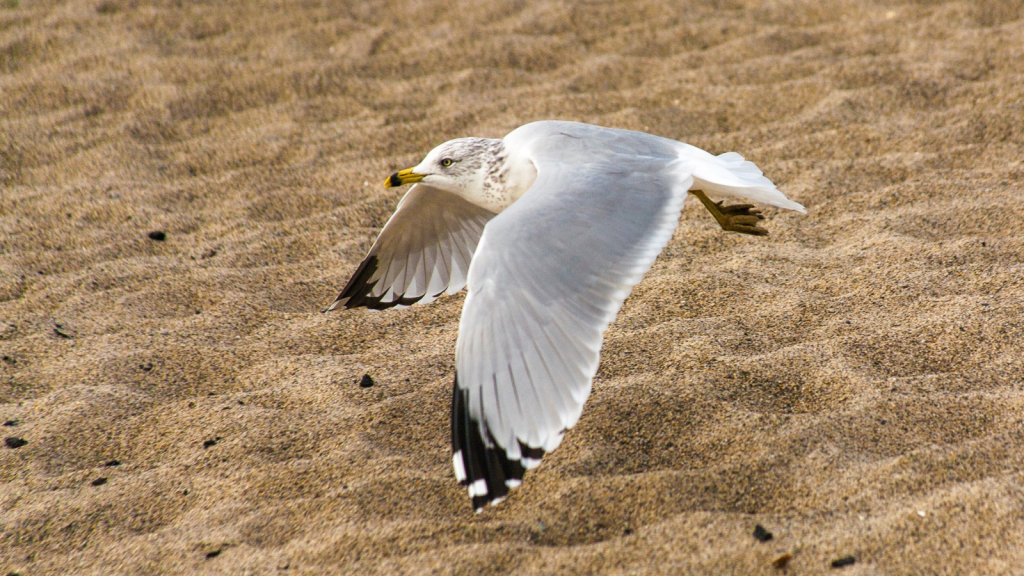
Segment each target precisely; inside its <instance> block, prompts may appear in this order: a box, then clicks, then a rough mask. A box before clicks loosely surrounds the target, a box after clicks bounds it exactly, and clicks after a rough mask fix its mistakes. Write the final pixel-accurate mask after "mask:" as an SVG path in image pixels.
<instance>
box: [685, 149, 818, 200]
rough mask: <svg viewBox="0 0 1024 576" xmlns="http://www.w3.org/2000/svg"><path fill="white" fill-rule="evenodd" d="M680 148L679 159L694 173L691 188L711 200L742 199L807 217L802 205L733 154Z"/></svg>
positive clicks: (759, 170)
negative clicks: (713, 153) (715, 198)
mask: <svg viewBox="0 0 1024 576" xmlns="http://www.w3.org/2000/svg"><path fill="white" fill-rule="evenodd" d="M683 146H684V148H683V149H682V150H681V151H680V154H679V156H680V159H681V160H683V162H684V164H685V165H686V166H687V167H688V168H690V169H692V170H693V186H691V189H693V190H703V191H704V192H706V193H707V194H708V195H709V196H712V197H719V198H742V199H747V200H753V201H755V202H760V203H762V204H767V205H769V206H775V207H777V208H784V209H786V210H795V211H797V212H800V213H801V214H807V209H805V208H804V207H803V205H801V204H800V203H798V202H794V201H792V200H790V199H789V198H786V195H785V194H783V193H782V192H780V191H779V189H778V188H776V187H775V184H773V183H772V181H771V180H769V179H767V178H765V177H764V174H763V173H762V172H761V169H760V168H758V167H757V165H756V164H754V163H753V162H748V161H747V160H745V159H744V158H743V156H740V155H739V154H737V153H735V152H726V153H725V154H721V155H719V156H713V155H711V154H709V153H707V152H704V151H703V150H701V149H699V148H696V147H693V146H689V145H686V144H684V145H683Z"/></svg>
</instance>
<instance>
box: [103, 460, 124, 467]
mask: <svg viewBox="0 0 1024 576" xmlns="http://www.w3.org/2000/svg"><path fill="white" fill-rule="evenodd" d="M120 465H121V461H120V460H111V461H110V462H107V463H106V464H104V466H120Z"/></svg>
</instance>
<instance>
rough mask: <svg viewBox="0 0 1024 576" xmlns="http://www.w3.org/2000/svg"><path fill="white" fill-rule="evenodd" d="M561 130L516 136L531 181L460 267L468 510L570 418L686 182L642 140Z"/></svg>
mask: <svg viewBox="0 0 1024 576" xmlns="http://www.w3.org/2000/svg"><path fill="white" fill-rule="evenodd" d="M577 126H578V125H577ZM556 128H557V127H556ZM568 128H571V129H572V130H571V131H570V132H569V133H561V132H558V131H557V130H555V133H553V134H547V135H545V136H544V137H543V138H541V139H540V140H536V139H535V140H534V141H532V142H531V143H529V144H528V146H529V150H528V153H529V154H530V156H531V159H532V160H533V161H534V164H535V165H536V166H537V171H538V176H537V180H536V181H535V182H534V184H533V186H532V187H531V188H530V189H529V191H527V192H526V194H525V195H523V196H522V198H520V199H519V200H518V201H516V202H515V203H514V204H512V206H511V207H509V208H507V209H506V210H505V211H504V212H502V213H501V214H499V215H498V216H497V217H495V218H494V219H493V220H491V221H490V223H488V225H487V228H486V229H485V230H484V234H483V237H482V238H481V240H480V245H479V246H478V248H477V252H476V255H475V257H474V259H473V264H472V266H470V270H469V295H468V296H467V297H466V303H465V305H464V307H463V311H462V320H461V322H460V324H459V339H458V345H457V349H456V376H455V387H454V398H453V403H452V421H451V424H452V447H453V451H454V457H453V464H454V467H455V474H456V476H457V478H458V479H459V481H460V482H461V483H463V484H465V485H467V486H468V487H469V494H470V496H471V497H472V500H473V507H474V508H475V509H476V510H477V511H479V510H480V509H481V508H482V507H483V506H484V505H485V504H487V503H488V502H490V503H497V502H499V501H501V500H502V499H503V498H504V497H505V495H506V494H508V491H509V488H515V487H516V486H518V485H519V483H520V481H521V480H522V477H523V472H524V470H525V469H527V468H532V467H533V466H536V465H537V464H539V463H540V458H541V456H543V454H544V453H545V452H550V451H551V450H554V449H555V448H556V447H557V446H558V444H559V442H561V440H562V435H563V433H564V432H565V431H566V430H567V429H569V428H571V427H572V426H573V425H574V424H576V422H577V420H578V419H579V417H580V413H581V412H582V410H583V403H584V402H585V401H586V399H587V396H588V395H589V394H590V388H591V381H592V379H593V377H594V374H595V373H596V372H597V367H598V356H599V352H600V349H601V342H602V339H603V335H604V331H605V329H606V328H607V327H608V325H609V323H611V321H612V320H613V319H614V318H615V316H616V314H618V312H619V309H620V308H621V307H622V303H623V301H624V300H625V299H626V297H627V296H628V295H629V293H630V291H631V290H632V288H633V286H634V285H635V284H636V283H638V282H639V281H640V279H641V278H642V277H643V275H644V273H645V272H646V271H647V270H648V269H649V268H650V266H651V264H652V263H653V262H654V260H655V258H656V257H657V256H658V254H659V253H660V252H661V250H662V248H663V247H664V246H665V244H666V243H668V240H669V239H670V238H671V236H672V233H673V231H674V230H675V228H676V225H677V223H678V220H679V213H680V210H681V209H682V205H683V200H684V199H685V198H686V195H687V190H688V189H689V188H690V186H691V184H692V182H693V180H692V177H691V176H690V174H688V173H687V172H686V171H685V169H681V168H680V166H681V164H682V163H680V162H678V161H676V158H677V156H676V153H675V151H674V150H673V149H671V148H669V147H667V146H663V145H661V144H659V143H658V142H657V141H655V140H653V137H650V138H652V139H651V140H647V139H640V137H639V136H631V135H629V134H626V133H623V132H621V131H614V132H613V131H602V132H597V133H596V134H590V133H589V132H587V133H583V134H581V133H579V132H580V131H581V130H583V129H582V128H576V127H573V126H568ZM632 134H636V133H632ZM640 136H646V135H640ZM630 139H635V140H634V141H630ZM508 140H509V138H508V137H507V138H506V141H508ZM546 159H547V160H546Z"/></svg>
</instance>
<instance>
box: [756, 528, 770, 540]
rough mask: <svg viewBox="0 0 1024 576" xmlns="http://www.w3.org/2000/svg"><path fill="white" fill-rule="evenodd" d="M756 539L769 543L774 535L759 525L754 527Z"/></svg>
mask: <svg viewBox="0 0 1024 576" xmlns="http://www.w3.org/2000/svg"><path fill="white" fill-rule="evenodd" d="M754 538H757V539H758V540H759V541H761V542H767V541H769V540H771V539H772V533H771V532H769V531H767V530H765V529H764V526H761V525H760V524H758V525H757V526H754Z"/></svg>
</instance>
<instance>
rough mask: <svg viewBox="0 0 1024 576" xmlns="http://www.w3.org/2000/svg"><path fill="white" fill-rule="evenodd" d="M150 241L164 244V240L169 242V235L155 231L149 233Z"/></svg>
mask: <svg viewBox="0 0 1024 576" xmlns="http://www.w3.org/2000/svg"><path fill="white" fill-rule="evenodd" d="M149 239H150V240H156V241H157V242H163V241H164V240H167V234H165V233H163V232H161V231H160V230H154V231H152V232H150V233H149Z"/></svg>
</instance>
